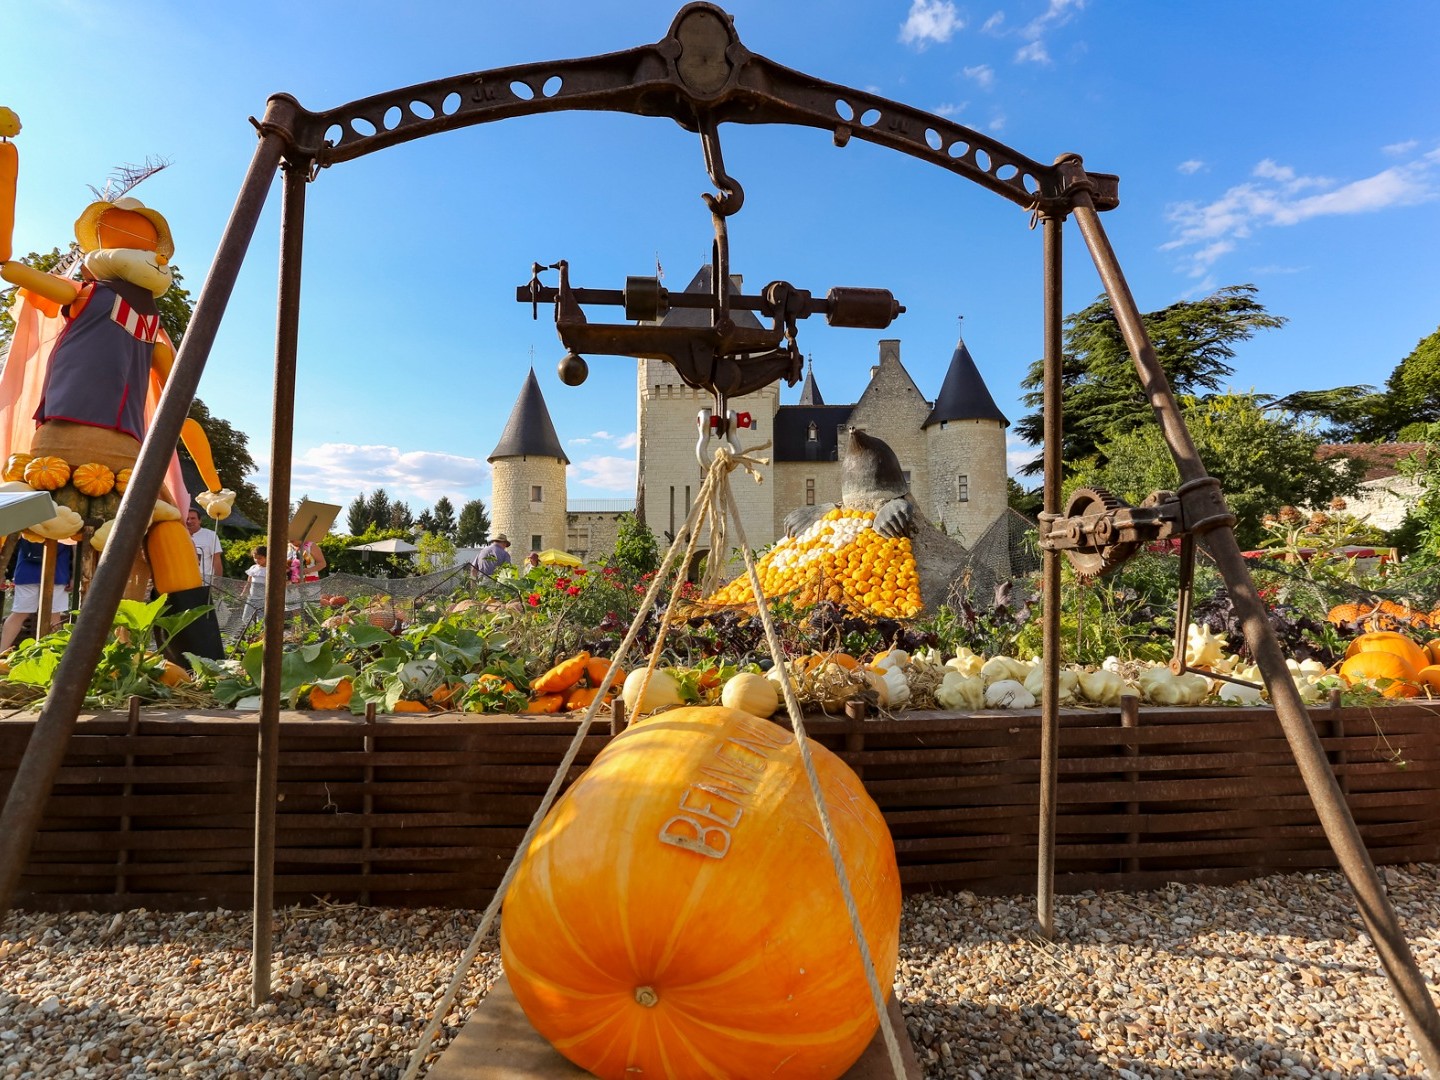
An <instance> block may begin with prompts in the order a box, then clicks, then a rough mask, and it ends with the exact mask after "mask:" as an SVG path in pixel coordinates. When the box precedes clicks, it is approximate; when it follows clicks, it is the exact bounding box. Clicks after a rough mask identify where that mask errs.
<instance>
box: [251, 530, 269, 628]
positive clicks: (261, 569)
mask: <svg viewBox="0 0 1440 1080" xmlns="http://www.w3.org/2000/svg"><path fill="white" fill-rule="evenodd" d="M268 555H269V551H268V550H267V549H266V547H265V545H264V544H261V545H260V546H259V547H257V548H256V549H255V565H254V566H252V567H250V569H248V570H246V571H245V576H246V577H247V578H249V579H250V581H249V584H248V585H246V587H245V621H246V622H249V621H250V620H251V619H255V618H258V617H259V616H260V614H261V613H262V612H264V610H265V563H266V559H267V556H268Z"/></svg>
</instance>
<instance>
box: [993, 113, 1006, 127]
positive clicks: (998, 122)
mask: <svg viewBox="0 0 1440 1080" xmlns="http://www.w3.org/2000/svg"><path fill="white" fill-rule="evenodd" d="M990 130H991V131H1004V130H1005V116H1004V114H1003V113H1000V114H996V116H995V118H994V119H993V120H991V121H990Z"/></svg>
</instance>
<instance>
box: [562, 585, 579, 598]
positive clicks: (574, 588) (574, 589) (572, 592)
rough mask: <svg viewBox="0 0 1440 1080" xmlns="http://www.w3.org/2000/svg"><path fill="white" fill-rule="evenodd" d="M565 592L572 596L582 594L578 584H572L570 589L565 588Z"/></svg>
mask: <svg viewBox="0 0 1440 1080" xmlns="http://www.w3.org/2000/svg"><path fill="white" fill-rule="evenodd" d="M565 592H566V593H567V594H568V595H570V596H579V595H580V589H579V587H578V586H575V585H571V586H570V588H568V589H566V590H565Z"/></svg>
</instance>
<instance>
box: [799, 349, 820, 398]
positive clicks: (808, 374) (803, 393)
mask: <svg viewBox="0 0 1440 1080" xmlns="http://www.w3.org/2000/svg"><path fill="white" fill-rule="evenodd" d="M797 404H800V405H824V404H825V399H824V398H822V397H821V396H820V388H819V387H818V386H816V385H815V361H813V360H812V361H810V363H809V365H808V366H807V367H806V368H805V385H803V386H802V387H800V400H799V402H797Z"/></svg>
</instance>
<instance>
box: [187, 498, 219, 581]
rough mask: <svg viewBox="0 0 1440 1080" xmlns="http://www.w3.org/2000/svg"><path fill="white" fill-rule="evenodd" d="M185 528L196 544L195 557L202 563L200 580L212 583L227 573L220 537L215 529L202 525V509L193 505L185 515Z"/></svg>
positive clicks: (191, 540) (192, 541)
mask: <svg viewBox="0 0 1440 1080" xmlns="http://www.w3.org/2000/svg"><path fill="white" fill-rule="evenodd" d="M185 528H186V530H187V531H188V532H189V533H190V542H191V543H193V544H194V545H195V559H196V561H197V562H199V563H200V580H201V581H202V582H203V583H204V584H206V585H210V584H212V583H213V582H214V581H215V579H216V578H217V577H223V576H224V575H225V560H224V557H223V556H222V555H221V553H220V537H219V535H217V534H216V532H215V530H214V529H202V528H201V527H200V511H198V510H196V509H195V508H194V507H193V506H192V507H191V508H190V512H189V513H187V514H186V515H185Z"/></svg>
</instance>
